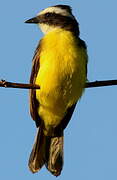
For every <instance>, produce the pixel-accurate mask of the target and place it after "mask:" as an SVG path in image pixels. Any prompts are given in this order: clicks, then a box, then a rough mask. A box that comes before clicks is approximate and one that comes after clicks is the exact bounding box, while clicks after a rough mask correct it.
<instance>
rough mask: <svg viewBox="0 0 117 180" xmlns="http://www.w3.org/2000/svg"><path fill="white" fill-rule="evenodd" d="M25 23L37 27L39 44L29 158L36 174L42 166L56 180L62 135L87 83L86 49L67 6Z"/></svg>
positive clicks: (32, 79) (34, 64)
mask: <svg viewBox="0 0 117 180" xmlns="http://www.w3.org/2000/svg"><path fill="white" fill-rule="evenodd" d="M26 23H35V24H37V25H39V27H40V28H41V30H42V32H44V34H45V35H44V37H43V38H42V39H41V40H40V42H39V44H38V46H37V49H36V51H35V55H34V57H33V62H32V72H31V77H30V83H32V84H37V85H39V86H40V89H36V90H34V89H32V90H30V113H31V116H32V118H33V120H34V121H35V123H36V126H37V130H38V131H37V136H36V139H35V143H34V146H33V149H32V152H31V155H30V158H29V164H28V165H29V169H30V170H31V171H32V172H33V173H35V172H37V171H38V170H40V169H41V167H42V166H43V165H45V166H46V168H47V169H48V170H49V171H50V172H51V173H52V174H53V175H55V176H58V175H60V173H61V170H62V167H63V140H64V134H63V131H64V129H65V128H66V126H67V124H68V122H69V121H70V119H71V116H72V113H73V111H74V108H75V106H76V103H77V101H78V100H79V99H80V97H81V95H82V93H83V91H84V87H85V83H86V79H87V60H88V56H87V47H86V44H85V42H84V41H83V40H81V39H80V37H79V24H78V22H77V21H76V19H75V17H74V16H73V14H72V9H71V7H70V6H68V5H56V6H52V7H48V8H46V9H44V10H43V11H41V12H40V13H39V14H37V16H36V17H34V18H32V19H29V20H27V21H26Z"/></svg>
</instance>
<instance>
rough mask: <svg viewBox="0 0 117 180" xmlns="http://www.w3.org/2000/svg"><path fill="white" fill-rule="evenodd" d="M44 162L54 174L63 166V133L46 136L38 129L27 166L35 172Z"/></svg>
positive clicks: (58, 173)
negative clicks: (57, 135) (55, 135)
mask: <svg viewBox="0 0 117 180" xmlns="http://www.w3.org/2000/svg"><path fill="white" fill-rule="evenodd" d="M44 164H45V166H46V168H47V169H48V170H49V171H50V172H51V173H52V174H53V175H54V176H59V175H60V173H61V170H62V167H63V135H61V136H59V137H47V136H45V135H44V134H43V131H42V130H41V129H38V132H37V136H36V140H35V143H34V145H33V149H32V152H31V154H30V158H29V163H28V166H29V169H30V170H31V171H32V172H33V173H35V172H37V171H39V170H40V169H41V167H42V166H43V165H44Z"/></svg>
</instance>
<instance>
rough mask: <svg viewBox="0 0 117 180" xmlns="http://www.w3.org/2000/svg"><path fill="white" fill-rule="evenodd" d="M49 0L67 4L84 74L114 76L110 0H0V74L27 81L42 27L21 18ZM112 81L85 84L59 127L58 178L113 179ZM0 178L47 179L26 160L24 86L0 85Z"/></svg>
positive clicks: (116, 118) (116, 168)
mask: <svg viewBox="0 0 117 180" xmlns="http://www.w3.org/2000/svg"><path fill="white" fill-rule="evenodd" d="M55 4H68V5H70V6H72V8H73V13H74V15H75V16H76V17H77V20H78V21H79V23H80V31H81V36H80V37H81V38H82V39H84V40H85V41H86V43H87V45H88V54H89V64H88V79H89V81H95V80H108V79H117V43H116V42H117V36H116V33H117V20H116V17H117V10H116V7H117V2H116V0H110V1H109V0H108V1H107V0H103V1H102V0H98V1H96V0H88V1H86V0H79V1H76V0H72V1H70V0H68V1H66V0H64V1H62V0H54V1H53V0H43V1H42V2H40V1H39V0H38V1H37V0H33V1H28V0H25V1H23V0H20V1H15V0H10V1H6V0H4V1H1V5H0V17H1V18H0V23H1V26H0V49H1V51H0V79H5V80H8V81H13V82H22V83H23V82H24V83H26V82H28V80H29V76H30V71H31V61H32V57H33V52H34V50H35V48H36V46H37V43H38V41H39V39H40V38H41V37H42V33H41V31H40V30H38V28H37V27H36V25H28V24H24V21H25V20H26V19H28V18H31V17H34V16H35V15H36V14H37V13H38V11H40V10H42V9H44V8H46V7H48V6H51V5H55ZM116 92H117V87H116V86H113V87H103V88H93V89H86V91H85V94H84V95H83V97H82V99H81V100H80V102H79V103H78V105H77V108H76V110H75V113H74V115H73V117H72V120H71V122H70V124H69V125H68V127H67V129H66V130H65V148H64V149H65V153H64V156H65V157H64V159H65V163H64V168H63V171H62V174H61V176H60V177H58V178H57V179H58V180H64V179H71V178H72V179H74V178H77V179H79V180H86V179H87V180H104V179H106V180H110V179H113V180H116V179H117V173H116V172H117V113H116V111H117V110H116V106H117V95H116ZM0 117H1V118H0V119H1V120H0V179H4V180H6V179H12V180H16V179H17V180H20V179H25V180H32V179H33V180H37V179H41V180H44V179H46V180H50V179H51V180H52V179H55V177H53V176H52V175H51V174H50V173H49V172H48V171H47V170H46V169H45V168H43V169H42V170H41V171H40V172H39V173H37V174H31V172H30V171H29V170H28V167H27V162H28V157H29V154H30V151H31V148H32V144H33V140H34V136H35V131H36V129H35V124H34V122H33V121H32V120H31V117H30V115H29V98H28V90H22V89H4V88H0Z"/></svg>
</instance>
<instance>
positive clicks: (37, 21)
mask: <svg viewBox="0 0 117 180" xmlns="http://www.w3.org/2000/svg"><path fill="white" fill-rule="evenodd" d="M39 22H40V21H39V17H38V16H37V17H34V18H31V19H29V20H27V21H25V23H33V24H38V23H39Z"/></svg>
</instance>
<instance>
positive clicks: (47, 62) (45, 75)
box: [36, 29, 87, 127]
mask: <svg viewBox="0 0 117 180" xmlns="http://www.w3.org/2000/svg"><path fill="white" fill-rule="evenodd" d="M77 41H78V40H77V39H76V38H75V37H74V36H73V35H72V33H71V32H68V31H63V30H60V29H59V30H56V31H53V32H50V33H48V34H47V35H46V36H45V37H44V38H43V39H42V51H41V54H40V69H39V72H38V75H37V78H36V84H39V85H40V90H36V98H37V100H39V104H40V107H39V109H38V113H39V115H40V116H41V117H42V119H43V121H44V124H45V126H46V127H47V126H53V127H55V126H57V125H58V124H59V123H60V121H61V120H62V118H63V117H64V114H65V112H66V110H67V108H68V107H70V106H72V105H73V104H74V103H76V102H77V101H78V99H79V98H80V97H81V95H82V92H83V89H84V85H85V82H86V68H85V67H86V60H87V54H86V51H85V49H84V48H81V47H79V46H78V43H77Z"/></svg>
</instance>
